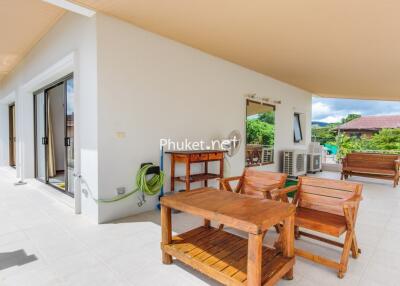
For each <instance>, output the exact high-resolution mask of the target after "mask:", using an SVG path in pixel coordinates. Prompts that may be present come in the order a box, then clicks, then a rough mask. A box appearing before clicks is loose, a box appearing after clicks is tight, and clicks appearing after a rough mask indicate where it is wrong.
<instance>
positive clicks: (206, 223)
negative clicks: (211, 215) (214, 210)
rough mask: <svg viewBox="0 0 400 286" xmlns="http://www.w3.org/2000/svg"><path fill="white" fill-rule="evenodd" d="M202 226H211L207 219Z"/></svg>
mask: <svg viewBox="0 0 400 286" xmlns="http://www.w3.org/2000/svg"><path fill="white" fill-rule="evenodd" d="M204 226H205V227H210V226H211V221H210V220H209V219H204Z"/></svg>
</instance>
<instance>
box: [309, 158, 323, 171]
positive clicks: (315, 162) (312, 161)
mask: <svg viewBox="0 0 400 286" xmlns="http://www.w3.org/2000/svg"><path fill="white" fill-rule="evenodd" d="M321 159H322V155H321V154H315V153H313V154H307V171H308V172H312V173H315V172H320V171H321V168H322V164H321Z"/></svg>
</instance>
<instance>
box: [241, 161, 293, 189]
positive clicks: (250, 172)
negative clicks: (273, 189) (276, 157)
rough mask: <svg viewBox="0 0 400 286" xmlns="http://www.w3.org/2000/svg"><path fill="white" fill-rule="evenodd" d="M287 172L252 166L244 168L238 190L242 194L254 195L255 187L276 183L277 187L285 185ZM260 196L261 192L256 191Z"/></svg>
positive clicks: (259, 187) (260, 187)
mask: <svg viewBox="0 0 400 286" xmlns="http://www.w3.org/2000/svg"><path fill="white" fill-rule="evenodd" d="M286 178H287V174H285V173H275V172H269V171H263V170H257V169H254V168H246V169H245V170H244V172H243V175H242V180H241V182H239V184H241V186H240V192H241V193H242V194H243V193H244V194H251V195H255V194H256V193H254V192H256V190H257V189H262V188H265V187H269V186H271V185H278V187H279V188H283V187H284V186H285V182H286ZM258 194H259V195H260V196H262V193H258Z"/></svg>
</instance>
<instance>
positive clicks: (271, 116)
mask: <svg viewBox="0 0 400 286" xmlns="http://www.w3.org/2000/svg"><path fill="white" fill-rule="evenodd" d="M258 119H259V120H261V121H263V122H266V123H269V124H272V125H275V111H269V112H264V113H261V114H260V116H259V117H258Z"/></svg>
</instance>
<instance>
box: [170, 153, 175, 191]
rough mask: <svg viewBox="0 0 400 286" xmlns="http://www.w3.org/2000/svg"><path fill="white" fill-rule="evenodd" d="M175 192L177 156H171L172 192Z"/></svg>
mask: <svg viewBox="0 0 400 286" xmlns="http://www.w3.org/2000/svg"><path fill="white" fill-rule="evenodd" d="M173 191H175V156H174V155H172V156H171V192H173Z"/></svg>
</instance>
